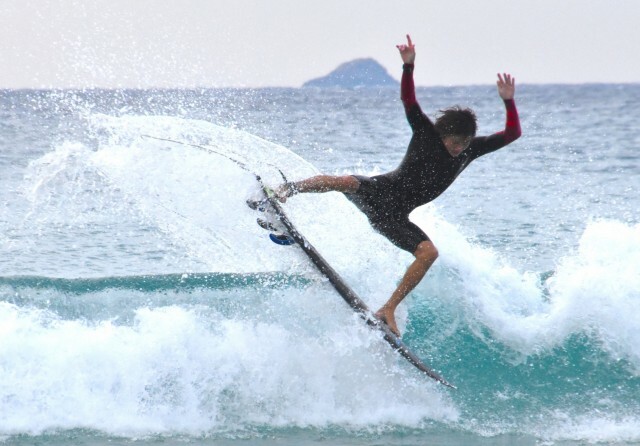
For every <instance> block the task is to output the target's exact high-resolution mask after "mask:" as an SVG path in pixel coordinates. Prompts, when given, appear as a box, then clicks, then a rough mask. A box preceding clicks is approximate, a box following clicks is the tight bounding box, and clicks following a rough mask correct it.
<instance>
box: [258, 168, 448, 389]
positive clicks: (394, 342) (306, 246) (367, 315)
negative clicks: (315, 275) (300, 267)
mask: <svg viewBox="0 0 640 446" xmlns="http://www.w3.org/2000/svg"><path fill="white" fill-rule="evenodd" d="M256 179H257V180H258V183H259V184H260V187H261V188H262V191H263V192H264V196H265V198H264V200H265V203H268V205H269V207H270V208H271V211H272V212H273V213H274V214H275V215H276V217H277V218H278V220H279V222H280V223H281V224H282V226H284V227H285V228H286V231H287V235H288V236H289V237H291V238H292V239H293V240H294V241H295V243H296V244H297V245H298V246H299V247H300V248H301V249H302V251H304V253H305V254H306V255H307V257H308V258H309V260H311V262H312V263H313V264H314V265H315V266H316V267H317V268H318V270H319V271H320V273H322V274H323V275H324V276H325V277H326V278H327V279H328V280H329V283H331V285H332V286H333V287H334V288H335V290H336V291H337V292H338V294H340V296H341V297H342V298H343V299H344V300H345V302H346V303H347V304H348V305H349V306H350V307H351V308H352V309H353V311H355V312H356V313H357V314H358V315H359V316H360V317H361V318H362V319H363V320H364V321H365V322H366V323H367V325H368V326H370V327H372V328H373V329H376V330H378V331H380V332H381V334H382V337H383V339H384V340H385V341H386V342H387V343H388V344H389V345H390V346H391V347H392V348H393V349H394V350H395V351H396V352H398V353H399V354H400V356H402V357H403V358H404V359H406V360H407V361H408V362H409V363H410V364H411V365H413V366H414V367H415V368H417V369H418V370H420V371H421V372H422V373H424V374H425V375H427V376H428V377H429V378H432V379H434V380H436V381H438V382H439V383H441V384H443V385H445V386H447V387H450V388H452V389H455V388H456V387H455V386H454V385H453V384H451V383H449V382H448V381H447V380H445V379H444V378H443V377H442V376H440V375H439V374H438V373H437V372H435V371H434V370H432V369H431V368H429V367H427V366H426V365H425V364H424V362H422V360H421V359H420V358H419V357H418V356H416V355H415V354H414V353H413V352H412V351H411V350H409V347H407V345H406V344H405V343H404V342H403V341H402V339H400V338H399V337H398V336H396V335H395V333H393V332H392V331H391V329H390V328H389V327H388V326H387V324H385V323H384V322H382V321H380V320H379V319H377V318H376V317H375V316H373V313H372V312H371V310H370V309H369V307H367V305H366V304H365V303H364V301H363V300H362V299H361V298H360V297H359V296H358V295H357V294H356V293H355V291H353V289H352V288H351V287H350V286H349V285H348V284H347V283H346V282H345V280H344V279H343V278H342V277H341V276H340V274H338V272H337V271H336V270H335V269H334V268H333V267H332V266H331V265H330V264H329V263H328V262H327V261H326V260H325V259H324V257H322V255H321V254H320V253H319V252H318V250H317V249H316V248H315V247H314V246H313V245H312V244H311V243H309V241H308V240H307V239H306V238H305V237H304V236H303V235H302V234H301V233H300V231H298V229H297V228H296V227H295V226H294V224H293V223H292V222H291V220H290V219H289V217H288V216H287V214H286V212H285V211H284V209H283V208H282V206H281V205H280V202H279V201H278V199H277V198H276V196H275V194H274V192H273V190H271V189H270V188H269V187H267V186H266V185H265V184H264V183H263V182H262V179H261V178H260V177H259V176H258V175H256Z"/></svg>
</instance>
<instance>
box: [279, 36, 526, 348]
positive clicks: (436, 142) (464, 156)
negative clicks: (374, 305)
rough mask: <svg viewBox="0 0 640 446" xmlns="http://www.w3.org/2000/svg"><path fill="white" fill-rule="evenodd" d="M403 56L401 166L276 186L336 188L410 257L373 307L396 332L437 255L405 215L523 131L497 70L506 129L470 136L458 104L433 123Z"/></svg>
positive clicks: (411, 50)
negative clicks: (405, 132)
mask: <svg viewBox="0 0 640 446" xmlns="http://www.w3.org/2000/svg"><path fill="white" fill-rule="evenodd" d="M397 48H398V50H399V52H400V57H401V58H402V61H403V66H402V80H401V85H400V89H401V95H400V96H401V99H402V103H403V105H404V109H405V113H406V116H407V120H408V121H409V125H410V126H411V129H412V131H413V135H412V137H411V141H410V142H409V146H408V148H407V152H406V154H405V156H404V158H403V160H402V161H401V163H400V165H399V166H398V167H397V168H396V169H395V170H392V171H391V172H388V173H385V174H382V175H376V176H373V177H366V176H361V175H346V176H330V175H318V176H315V177H312V178H309V179H306V180H302V181H296V182H289V183H285V184H283V185H281V186H279V187H278V188H277V190H276V195H277V196H278V198H279V200H280V201H282V202H284V201H286V199H287V198H288V197H291V196H292V195H294V194H296V193H304V192H329V191H338V192H342V193H344V194H345V196H346V197H347V198H349V200H351V201H352V202H353V203H354V204H355V205H356V206H357V207H358V208H359V209H360V210H361V211H362V212H363V213H364V214H365V215H366V216H367V217H368V219H369V222H370V223H371V226H372V227H373V228H374V229H375V230H376V231H377V232H379V233H381V234H382V235H384V236H385V237H387V238H388V239H389V240H390V241H391V242H392V243H393V244H395V245H396V246H398V247H399V248H401V249H404V250H405V251H408V252H410V253H411V254H413V255H414V257H415V260H414V261H413V262H412V263H411V265H410V266H409V268H408V269H407V271H406V273H405V274H404V276H403V277H402V280H401V281H400V284H399V285H398V287H397V288H396V289H395V291H394V292H393V294H392V295H391V297H390V298H389V300H388V301H387V302H386V303H385V304H384V305H383V306H382V307H381V308H380V309H379V310H378V311H377V312H376V313H375V316H376V317H377V318H378V319H380V320H382V321H384V322H385V323H386V324H387V325H388V326H389V328H390V329H391V330H392V331H393V332H394V333H396V334H397V335H400V333H399V330H398V326H397V324H396V320H395V310H396V308H397V306H398V304H400V302H402V300H403V299H404V298H405V297H406V296H407V295H408V294H409V293H410V292H411V291H412V290H413V289H414V288H415V287H416V286H417V285H418V283H420V281H421V280H422V278H423V277H424V276H425V274H426V273H427V271H428V270H429V268H430V267H431V265H433V263H434V262H435V260H436V259H437V258H438V250H437V248H436V246H435V245H434V243H433V242H432V241H431V239H430V238H429V236H427V234H426V233H425V232H424V231H422V230H421V229H420V228H419V227H418V226H417V225H415V224H414V223H412V222H411V221H409V214H410V213H411V211H413V210H414V209H415V208H417V207H419V206H422V205H424V204H426V203H429V202H430V201H432V200H434V199H435V198H436V197H438V196H439V195H440V194H442V192H444V191H445V190H446V189H447V188H448V187H449V186H450V185H451V184H452V183H453V181H454V180H455V179H456V178H457V177H458V175H460V173H461V172H462V171H463V170H464V169H465V168H466V167H467V166H468V165H469V163H471V161H473V160H475V159H476V158H478V157H480V156H482V155H486V154H487V153H490V152H493V151H495V150H497V149H500V148H502V147H504V146H506V145H507V144H509V143H511V142H513V141H515V140H516V139H518V138H519V137H520V135H521V130H520V121H519V118H518V112H517V110H516V106H515V102H514V94H515V78H513V77H511V75H510V74H506V73H505V74H498V80H497V86H498V94H499V96H500V97H501V98H502V100H503V101H504V104H505V108H506V124H505V128H504V130H502V131H500V132H497V133H494V134H492V135H490V136H480V137H477V136H475V135H476V129H477V125H476V116H475V114H474V112H473V111H472V110H470V109H463V108H460V107H458V106H455V107H451V108H448V109H445V110H441V111H440V115H439V116H438V117H437V119H436V121H435V123H433V122H432V121H431V120H430V119H429V118H428V117H427V116H426V115H425V114H424V113H423V112H422V109H421V108H420V105H419V104H418V101H417V100H416V96H415V86H414V82H413V70H414V62H415V56H416V52H415V45H414V44H413V42H412V41H411V37H410V36H409V35H407V43H406V44H401V45H397Z"/></svg>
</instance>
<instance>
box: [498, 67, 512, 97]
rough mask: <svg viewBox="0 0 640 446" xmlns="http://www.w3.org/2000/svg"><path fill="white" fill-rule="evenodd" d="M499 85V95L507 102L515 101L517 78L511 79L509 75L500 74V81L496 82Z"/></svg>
mask: <svg viewBox="0 0 640 446" xmlns="http://www.w3.org/2000/svg"><path fill="white" fill-rule="evenodd" d="M496 84H497V85H498V94H499V95H500V97H501V98H502V99H504V100H505V101H506V100H508V99H513V97H514V96H515V94H516V78H515V77H511V75H510V74H509V73H504V74H500V73H498V81H497V82H496Z"/></svg>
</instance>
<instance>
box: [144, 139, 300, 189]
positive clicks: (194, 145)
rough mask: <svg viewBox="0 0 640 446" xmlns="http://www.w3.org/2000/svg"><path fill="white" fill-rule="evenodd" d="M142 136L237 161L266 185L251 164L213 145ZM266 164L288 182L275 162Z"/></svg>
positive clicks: (236, 162) (238, 164) (243, 168)
mask: <svg viewBox="0 0 640 446" xmlns="http://www.w3.org/2000/svg"><path fill="white" fill-rule="evenodd" d="M141 136H142V138H149V139H154V140H156V141H165V142H171V143H174V144H180V145H183V146H187V147H193V148H194V149H198V150H202V151H204V152H207V153H211V154H214V155H219V156H222V157H224V158H226V159H228V160H229V161H232V162H233V163H235V164H236V165H237V166H238V167H240V168H241V169H242V170H244V171H246V172H249V173H250V174H251V175H253V176H254V177H256V178H257V179H258V182H259V183H260V185H261V186H263V187H264V185H263V183H262V179H261V178H260V175H258V174H257V173H256V172H254V171H253V170H251V169H250V168H249V166H247V165H246V163H243V162H242V161H240V160H239V159H236V158H234V157H232V156H229V155H227V154H226V153H223V152H220V151H218V150H215V149H212V148H211V147H207V146H202V145H199V144H193V143H188V142H184V141H176V140H175V139H169V138H159V137H157V136H151V135H141ZM265 164H266V165H268V166H270V167H273V168H274V169H276V170H277V171H278V173H279V174H280V176H281V177H282V179H283V180H284V182H285V183H286V182H288V180H287V177H286V175H285V174H284V172H282V170H280V168H279V167H278V166H276V165H275V164H271V163H265Z"/></svg>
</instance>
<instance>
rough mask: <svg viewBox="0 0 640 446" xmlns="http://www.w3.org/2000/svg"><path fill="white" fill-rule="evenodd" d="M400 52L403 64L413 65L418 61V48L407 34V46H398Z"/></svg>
mask: <svg viewBox="0 0 640 446" xmlns="http://www.w3.org/2000/svg"><path fill="white" fill-rule="evenodd" d="M396 48H398V50H399V51H400V57H402V62H404V63H410V64H413V63H414V62H415V61H416V46H415V45H414V44H413V42H411V36H410V35H409V34H407V44H406V45H405V44H400V45H396Z"/></svg>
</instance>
